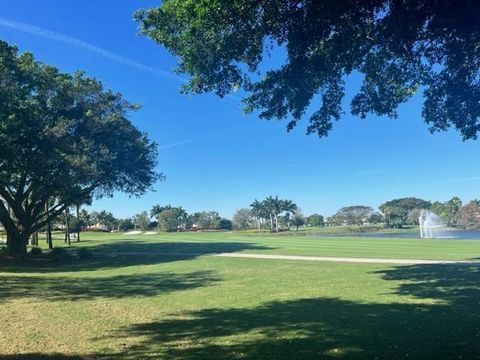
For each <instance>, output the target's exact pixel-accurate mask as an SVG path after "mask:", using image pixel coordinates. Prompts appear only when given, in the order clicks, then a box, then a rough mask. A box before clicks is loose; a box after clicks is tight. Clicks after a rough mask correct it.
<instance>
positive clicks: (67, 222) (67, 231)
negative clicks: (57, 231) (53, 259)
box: [65, 208, 70, 245]
mask: <svg viewBox="0 0 480 360" xmlns="http://www.w3.org/2000/svg"><path fill="white" fill-rule="evenodd" d="M65 242H68V245H70V220H69V211H68V208H66V209H65Z"/></svg>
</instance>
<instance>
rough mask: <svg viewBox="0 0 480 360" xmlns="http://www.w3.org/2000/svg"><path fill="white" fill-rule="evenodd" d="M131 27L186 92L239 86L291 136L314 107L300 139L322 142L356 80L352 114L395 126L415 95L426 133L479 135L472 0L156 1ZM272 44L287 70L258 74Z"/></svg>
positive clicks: (478, 34)
mask: <svg viewBox="0 0 480 360" xmlns="http://www.w3.org/2000/svg"><path fill="white" fill-rule="evenodd" d="M135 18H136V19H137V20H138V21H139V23H140V26H141V31H142V32H143V33H144V34H146V35H147V36H149V37H150V38H152V39H153V40H155V41H156V42H157V43H159V44H162V45H164V46H165V47H166V48H167V49H168V50H169V51H170V52H171V53H173V54H174V55H176V56H178V57H179V64H178V72H179V73H185V74H188V75H189V76H190V79H189V82H188V83H187V84H186V85H185V86H184V88H183V90H184V91H185V92H192V93H204V92H210V91H213V92H215V93H217V94H218V95H219V96H225V95H226V94H228V93H229V92H231V91H232V89H236V88H239V87H241V88H243V89H244V90H245V91H246V97H245V98H244V99H243V101H244V103H245V109H246V110H247V111H253V110H257V111H259V112H260V117H261V118H264V119H275V118H276V119H288V120H289V122H288V126H287V128H288V129H289V130H290V129H292V128H294V127H295V125H296V124H297V122H298V121H299V120H300V119H301V118H303V117H304V116H306V115H305V113H306V111H307V109H309V108H310V107H311V110H312V111H313V112H312V114H309V115H308V116H309V125H308V127H307V132H308V133H316V134H318V135H319V136H326V135H327V134H328V132H329V131H330V130H331V128H332V123H333V121H336V120H339V119H340V117H341V116H342V113H343V110H342V105H341V103H342V100H343V98H344V95H345V79H346V77H347V76H348V75H350V74H351V73H352V72H355V71H358V72H360V73H361V74H362V75H363V83H362V85H361V88H360V90H359V91H358V93H357V94H356V95H355V96H354V97H353V99H352V100H351V103H350V110H351V112H352V113H353V114H354V115H358V116H360V117H362V118H364V117H365V116H366V115H367V114H369V113H373V114H377V115H386V116H389V117H396V116H397V107H398V106H399V105H400V104H401V103H403V102H405V101H407V100H408V99H409V98H410V97H411V96H413V95H414V94H415V93H416V92H417V91H418V90H419V89H421V90H423V97H424V102H423V111H422V114H423V118H424V120H425V121H426V122H427V123H428V124H429V126H430V130H431V131H432V132H435V131H444V130H446V129H448V128H450V127H454V128H455V129H457V130H458V131H459V132H460V133H461V134H462V136H463V138H464V139H476V138H477V135H478V132H479V130H480V101H479V99H480V73H479V68H480V26H479V25H478V19H479V18H480V3H479V2H478V1H475V0H416V1H407V0H341V1H338V0H327V1H315V0H273V1H272V0H268V1H267V0H235V1H231V0H207V1H195V0H188V1H186V0H164V1H163V2H162V4H161V5H160V6H158V7H156V8H150V9H146V10H140V11H138V12H137V13H136V14H135ZM276 46H278V47H280V48H282V49H285V51H286V59H285V61H284V62H283V63H282V64H281V65H280V66H278V68H274V69H271V70H266V71H263V70H261V69H262V67H261V66H260V65H261V63H262V60H264V58H265V56H266V55H267V54H268V53H269V51H270V50H271V49H272V48H274V47H276ZM315 95H320V100H319V101H317V100H316V98H314V97H315ZM312 100H313V101H312Z"/></svg>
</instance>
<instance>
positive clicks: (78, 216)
mask: <svg viewBox="0 0 480 360" xmlns="http://www.w3.org/2000/svg"><path fill="white" fill-rule="evenodd" d="M77 226H78V229H77V242H80V231H81V230H82V227H81V226H80V206H78V205H77Z"/></svg>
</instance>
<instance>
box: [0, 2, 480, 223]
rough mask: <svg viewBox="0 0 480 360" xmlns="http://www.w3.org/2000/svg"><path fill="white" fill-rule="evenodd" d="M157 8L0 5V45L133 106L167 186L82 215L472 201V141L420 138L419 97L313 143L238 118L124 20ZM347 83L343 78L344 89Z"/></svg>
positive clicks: (351, 86)
mask: <svg viewBox="0 0 480 360" xmlns="http://www.w3.org/2000/svg"><path fill="white" fill-rule="evenodd" d="M157 3H158V1H152V0H136V1H118V0H103V1H97V0H83V1H75V2H74V1H64V0H42V1H38V0H3V1H2V13H1V15H0V38H1V39H3V40H6V41H8V42H10V43H12V44H15V45H17V46H18V47H19V49H20V50H21V51H31V52H32V53H33V54H34V55H35V56H36V58H37V59H38V60H40V61H43V62H45V63H49V64H52V65H55V66H57V67H59V68H60V69H61V70H63V71H68V72H71V71H74V70H77V69H84V70H86V72H87V73H88V74H89V75H91V76H94V77H97V78H99V79H100V80H102V81H103V82H104V83H105V84H106V85H107V86H108V87H110V88H112V89H114V90H117V91H120V92H122V93H123V94H124V95H125V97H126V98H127V99H129V100H131V101H133V102H138V103H141V104H143V108H142V109H141V110H140V111H138V112H136V113H134V114H132V116H131V118H132V121H133V122H134V123H135V124H136V125H137V126H138V127H139V128H140V129H142V130H144V131H147V132H148V133H149V135H150V137H151V138H152V139H154V140H155V141H157V142H158V143H159V146H160V151H159V169H160V170H161V171H163V172H164V173H165V174H166V176H167V180H166V181H165V182H161V183H158V184H156V185H155V190H156V191H155V192H151V193H148V194H145V195H144V196H142V197H141V198H129V197H128V196H125V195H123V194H116V195H115V196H114V197H113V198H108V199H101V200H97V201H95V203H94V205H93V208H95V209H106V210H109V211H112V212H113V213H114V214H115V215H117V216H121V217H127V216H131V215H133V214H135V213H138V212H140V211H142V210H149V209H150V208H151V206H152V205H153V204H155V203H159V204H172V205H181V206H183V207H184V208H185V209H187V211H189V212H194V211H201V210H217V211H219V212H220V214H221V215H223V216H231V215H232V214H233V212H234V211H235V209H237V208H240V207H246V206H248V204H250V203H251V201H252V200H253V199H254V198H257V199H263V198H264V197H266V196H268V195H278V196H280V197H283V198H288V199H292V200H294V201H295V202H296V203H297V204H298V205H299V206H300V208H302V210H303V211H304V213H306V214H310V213H313V212H318V213H320V214H323V215H330V214H332V213H334V212H335V211H336V210H338V209H339V208H340V207H342V206H347V205H354V204H363V205H370V206H372V207H377V206H378V205H380V204H381V203H382V202H384V201H385V200H389V199H392V198H395V197H403V196H418V197H422V198H425V199H429V200H447V199H449V198H450V197H452V196H454V195H456V196H459V197H460V198H462V200H470V199H473V198H476V197H480V194H479V192H478V190H479V185H480V168H479V164H480V160H479V156H478V155H479V153H480V142H479V141H468V142H463V141H462V139H461V137H460V135H458V134H457V133H456V132H454V131H449V132H446V133H436V134H433V135H431V134H430V133H429V132H428V131H427V125H426V124H425V123H424V122H423V121H422V119H421V116H420V113H421V98H420V97H419V96H417V97H415V98H413V99H412V100H411V101H409V102H408V103H406V104H403V105H402V106H401V108H400V111H399V117H398V119H394V120H392V119H388V118H380V117H375V116H369V117H368V118H367V119H365V120H360V119H359V118H355V117H352V116H350V115H349V114H348V111H347V112H346V114H345V116H344V117H343V119H342V120H341V121H339V122H338V123H336V124H335V125H334V129H333V131H332V132H331V134H330V136H329V137H328V138H323V139H319V138H317V137H316V136H314V135H310V136H307V135H305V126H306V125H305V122H304V123H303V124H301V125H300V126H298V127H297V128H296V129H295V130H294V131H293V132H291V133H287V132H286V130H285V125H286V124H285V122H283V123H282V122H278V121H264V120H260V119H258V118H257V117H256V116H255V115H254V114H253V115H245V114H243V113H242V110H241V106H240V103H239V101H238V100H237V99H235V98H234V97H230V98H225V99H219V98H217V97H215V96H214V95H202V96H194V97H189V96H185V95H181V94H180V93H179V91H178V90H179V86H180V85H181V82H182V79H181V78H179V77H178V76H176V75H175V74H173V72H172V69H173V68H174V66H175V62H176V61H175V58H173V57H172V56H171V55H169V54H168V53H167V52H166V51H165V49H163V48H162V47H160V46H158V45H156V44H155V43H153V42H152V41H151V40H149V39H147V38H145V37H142V36H139V35H138V34H137V33H138V30H137V24H136V23H135V22H134V21H133V19H132V14H133V12H134V11H135V10H136V9H138V8H144V7H149V6H155V5H156V4H157ZM275 60H276V59H272V60H271V61H275ZM268 65H269V64H266V66H268ZM358 87H359V77H358V76H353V77H352V78H351V79H349V81H348V82H347V89H348V94H353V93H354V92H355V90H356V89H358ZM347 110H348V109H347Z"/></svg>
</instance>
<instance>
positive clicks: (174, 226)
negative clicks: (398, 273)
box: [52, 196, 480, 242]
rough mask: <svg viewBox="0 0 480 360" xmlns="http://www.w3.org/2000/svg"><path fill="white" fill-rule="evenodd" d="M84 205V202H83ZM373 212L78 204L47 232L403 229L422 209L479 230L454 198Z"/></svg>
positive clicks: (479, 203) (396, 203)
mask: <svg viewBox="0 0 480 360" xmlns="http://www.w3.org/2000/svg"><path fill="white" fill-rule="evenodd" d="M85 203H87V204H88V203H89V202H88V201H86V202H85ZM379 210H380V211H375V210H374V209H373V208H372V207H370V206H365V205H352V206H346V207H342V208H341V209H340V210H338V211H337V212H336V213H335V214H333V215H332V216H329V217H327V218H324V217H323V216H322V215H320V214H317V213H313V214H311V215H309V216H305V215H304V214H303V213H302V211H301V209H300V208H299V207H298V206H297V204H296V203H295V202H293V201H292V200H286V199H280V198H279V197H278V196H275V197H273V196H268V197H266V198H265V199H264V200H262V201H259V200H257V199H255V200H254V201H253V202H252V203H251V204H250V206H249V207H248V208H240V209H238V210H237V211H236V212H235V213H234V214H233V216H232V219H231V220H230V219H226V218H222V217H221V216H220V215H219V214H218V212H216V211H200V212H195V213H192V214H189V213H188V212H187V211H186V210H185V209H183V208H182V207H181V206H178V207H175V206H171V205H165V206H161V205H158V204H157V205H154V206H152V208H151V210H150V211H149V212H147V211H143V212H140V213H138V214H136V215H134V216H132V217H130V218H117V217H115V216H114V215H113V214H112V213H111V212H108V211H105V210H102V211H91V212H88V211H87V210H85V209H81V210H80V206H75V207H72V208H68V209H67V210H66V211H65V212H64V213H62V214H60V215H59V216H57V217H56V218H55V219H54V220H53V222H52V229H56V230H60V229H61V230H64V231H65V241H66V242H67V241H68V242H70V233H74V234H75V235H74V237H75V239H76V240H77V241H80V231H89V230H90V231H91V230H94V231H128V230H142V231H146V230H162V231H167V232H173V231H195V230H232V229H236V230H247V229H256V230H270V231H272V232H278V231H281V230H289V229H292V228H294V229H296V230H298V229H299V228H301V227H323V226H361V225H376V226H378V225H382V226H385V227H389V228H402V227H405V226H415V225H418V219H419V217H420V212H421V211H422V210H430V211H432V212H435V213H436V214H437V215H439V216H440V218H441V219H442V221H443V222H444V223H445V225H447V226H449V227H457V228H461V229H480V200H472V201H470V202H469V203H467V204H463V203H462V201H461V200H460V199H459V198H458V197H453V198H451V199H450V200H448V201H445V202H440V201H434V202H431V201H427V200H424V199H419V198H415V197H405V198H398V199H393V200H389V201H387V202H385V203H383V204H381V205H380V206H379Z"/></svg>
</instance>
